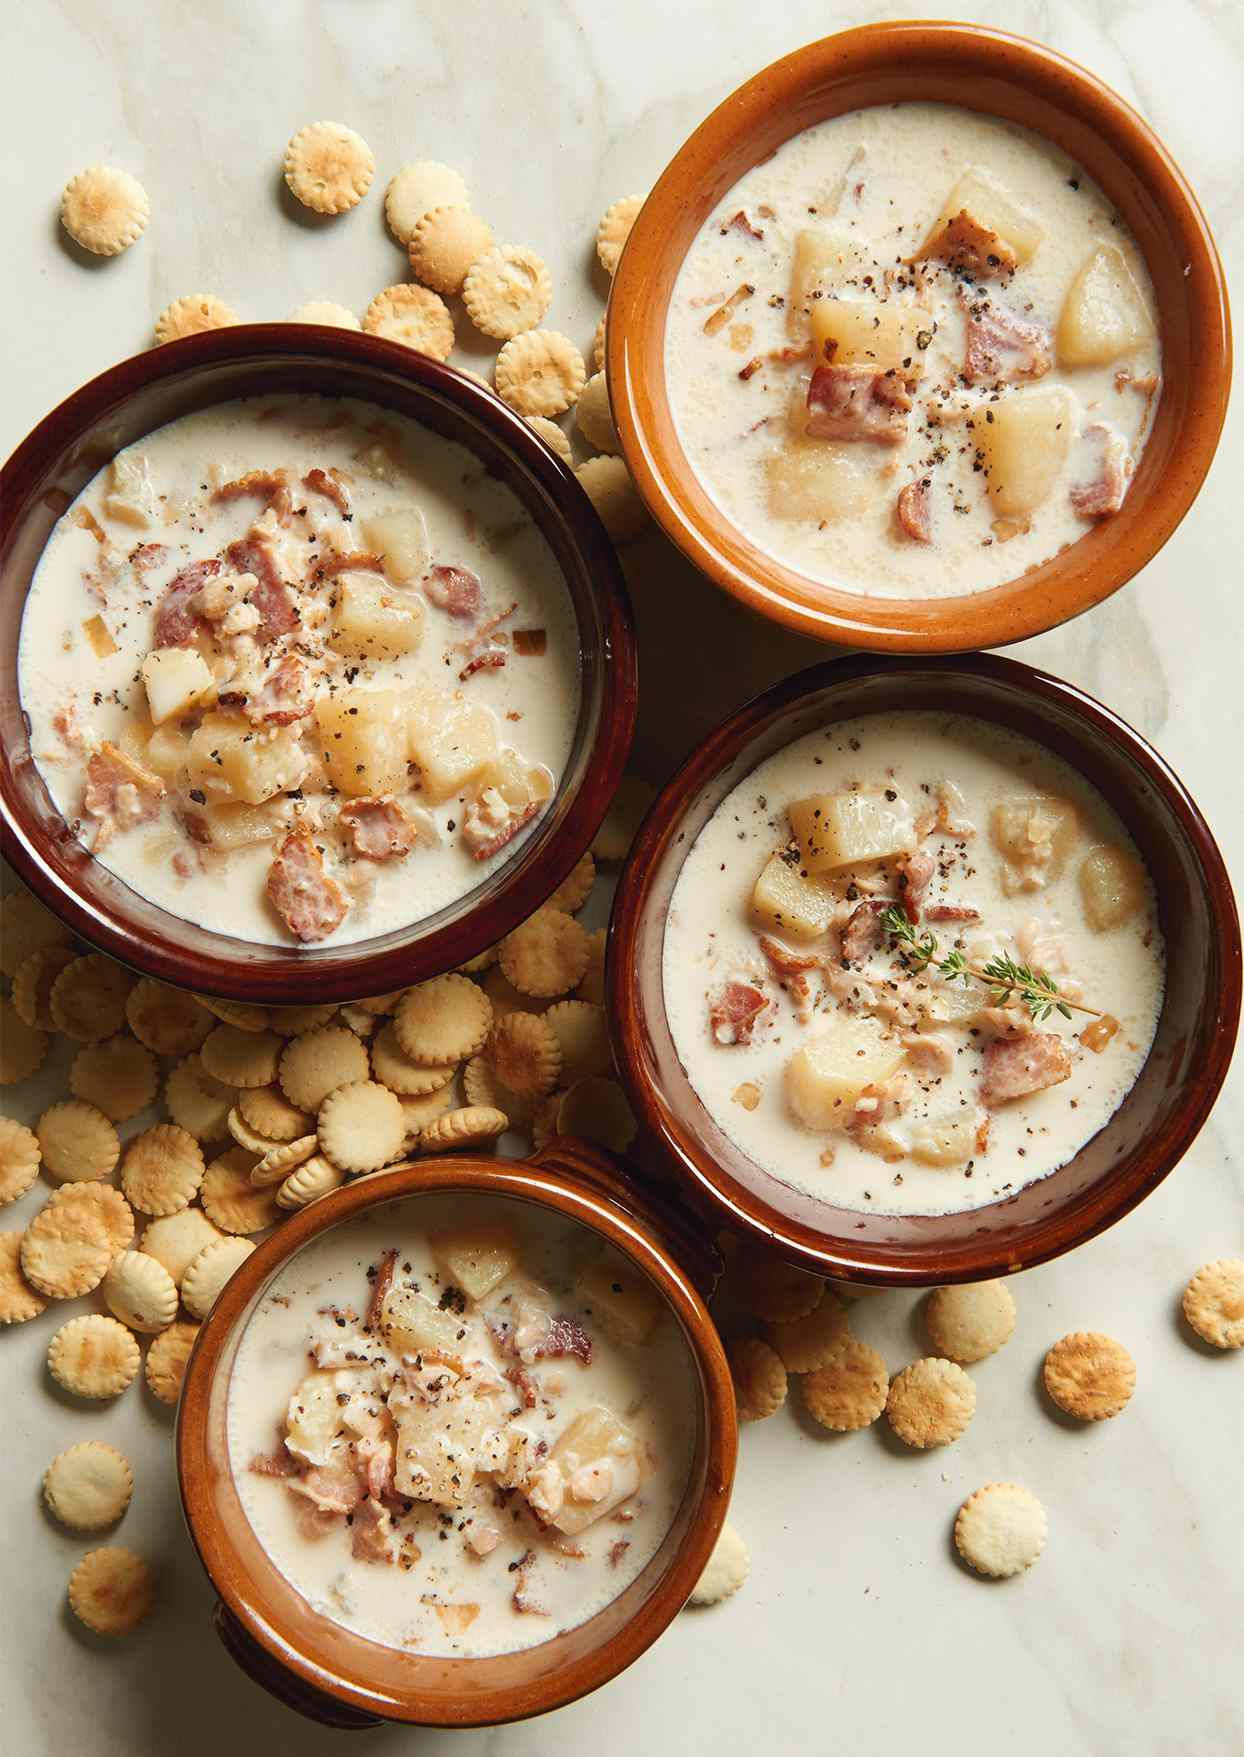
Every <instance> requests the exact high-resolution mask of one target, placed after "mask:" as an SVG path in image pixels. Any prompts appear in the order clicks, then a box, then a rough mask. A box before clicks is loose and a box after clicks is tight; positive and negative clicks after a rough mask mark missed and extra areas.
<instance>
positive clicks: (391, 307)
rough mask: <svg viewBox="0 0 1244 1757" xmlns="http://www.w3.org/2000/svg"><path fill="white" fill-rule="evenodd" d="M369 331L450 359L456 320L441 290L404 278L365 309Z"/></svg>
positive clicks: (388, 288) (436, 357) (440, 357)
mask: <svg viewBox="0 0 1244 1757" xmlns="http://www.w3.org/2000/svg"><path fill="white" fill-rule="evenodd" d="M363 328H364V329H365V330H366V331H367V332H368V334H369V335H373V336H384V337H385V338H386V339H387V340H388V341H391V342H402V343H403V344H404V345H405V346H406V347H408V348H413V349H414V350H415V352H416V353H417V354H428V355H430V357H431V358H432V359H433V360H447V359H448V358H449V355H450V353H451V351H452V349H453V345H454V320H453V318H452V317H451V316H450V314H449V307H448V305H446V303H445V301H444V300H443V299H442V298H441V296H440V294H439V293H434V292H433V291H432V289H431V288H430V287H418V286H414V285H412V284H411V283H410V282H409V281H400V282H399V283H398V284H397V285H396V286H394V287H386V288H385V289H384V291H383V292H382V293H377V294H376V297H375V298H374V299H373V300H372V302H371V304H370V305H369V306H368V307H367V310H366V311H365V312H364V313H363Z"/></svg>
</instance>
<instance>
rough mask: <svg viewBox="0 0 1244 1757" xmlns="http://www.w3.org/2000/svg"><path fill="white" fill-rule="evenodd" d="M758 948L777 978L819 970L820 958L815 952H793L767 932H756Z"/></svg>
mask: <svg viewBox="0 0 1244 1757" xmlns="http://www.w3.org/2000/svg"><path fill="white" fill-rule="evenodd" d="M757 938H758V939H759V941H760V949H761V951H762V952H763V953H764V955H765V957H766V958H767V959H768V961H769V968H770V969H771V970H772V971H773V974H774V975H775V976H777V977H779V978H782V977H786V976H799V975H801V974H802V973H803V972H804V971H805V970H819V969H820V967H821V962H822V960H821V959H820V958H819V957H818V956H817V954H816V953H815V952H793V951H792V950H791V948H790V947H789V946H784V945H783V944H782V942H781V940H775V939H771V938H770V937H769V935H768V934H767V933H762V934H758V935H757Z"/></svg>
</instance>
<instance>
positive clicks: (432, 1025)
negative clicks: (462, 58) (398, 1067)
mask: <svg viewBox="0 0 1244 1757" xmlns="http://www.w3.org/2000/svg"><path fill="white" fill-rule="evenodd" d="M491 1025H492V1006H491V1003H490V1002H489V999H488V996H487V995H486V994H485V993H484V991H483V989H481V988H479V987H478V986H477V985H476V984H475V983H474V982H472V981H471V979H470V977H469V976H459V975H458V974H457V973H456V972H455V973H451V974H450V975H448V976H435V977H433V979H432V980H431V981H430V982H421V983H419V984H418V985H417V987H415V988H408V989H407V990H406V993H405V994H404V995H403V996H402V998H401V1000H400V1002H399V1003H398V1009H397V1014H396V1017H395V1020H394V1026H395V1029H396V1032H397V1040H398V1043H399V1044H400V1046H401V1048H402V1051H403V1053H404V1054H405V1055H407V1056H408V1057H409V1058H410V1060H411V1061H413V1062H417V1063H419V1064H420V1065H421V1066H423V1067H434V1068H443V1067H444V1066H445V1065H446V1064H447V1063H449V1062H453V1063H455V1064H456V1063H457V1062H460V1061H466V1060H467V1058H468V1057H469V1056H473V1055H475V1054H477V1053H478V1052H479V1050H481V1049H482V1048H483V1046H484V1041H485V1039H486V1038H487V1036H488V1032H489V1028H490V1027H491Z"/></svg>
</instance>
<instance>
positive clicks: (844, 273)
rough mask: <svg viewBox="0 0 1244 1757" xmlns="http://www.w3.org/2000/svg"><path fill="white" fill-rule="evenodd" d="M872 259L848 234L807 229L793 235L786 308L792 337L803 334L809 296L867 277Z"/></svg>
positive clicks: (805, 329)
mask: <svg viewBox="0 0 1244 1757" xmlns="http://www.w3.org/2000/svg"><path fill="white" fill-rule="evenodd" d="M872 267H873V260H872V258H871V256H870V255H869V254H868V252H867V251H866V250H865V248H864V246H863V245H862V244H860V242H859V240H858V239H857V238H856V237H855V236H854V235H853V234H852V233H850V232H836V231H828V230H826V229H824V228H821V229H813V228H811V227H809V228H807V229H806V230H805V231H802V232H797V233H796V234H795V249H794V254H793V256H792V258H791V271H790V295H789V299H788V303H787V307H786V327H787V329H788V330H789V332H790V334H791V335H792V336H796V337H797V336H802V335H806V333H807V328H808V313H809V310H810V309H812V308H813V306H814V304H819V303H820V301H819V300H818V301H815V302H814V301H813V298H812V295H813V293H815V292H820V293H824V292H827V291H830V290H833V289H836V288H838V287H841V286H843V285H844V283H845V282H847V281H849V280H852V279H854V278H856V277H857V276H859V275H862V274H866V273H868V271H869V270H870V269H871V268H872Z"/></svg>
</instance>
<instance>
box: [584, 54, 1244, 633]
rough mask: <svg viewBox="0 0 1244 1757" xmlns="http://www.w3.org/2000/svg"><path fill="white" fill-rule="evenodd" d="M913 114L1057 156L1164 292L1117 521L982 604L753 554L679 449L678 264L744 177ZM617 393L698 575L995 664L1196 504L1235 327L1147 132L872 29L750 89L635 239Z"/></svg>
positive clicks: (1135, 120)
mask: <svg viewBox="0 0 1244 1757" xmlns="http://www.w3.org/2000/svg"><path fill="white" fill-rule="evenodd" d="M904 99H909V100H923V101H935V102H942V103H947V104H955V105H959V106H961V107H963V108H966V109H969V110H980V111H984V112H986V113H988V114H989V115H992V116H999V117H1002V118H1004V119H1005V120H1007V121H1011V122H1017V123H1020V124H1022V125H1023V126H1024V127H1026V128H1030V129H1032V130H1033V132H1035V133H1037V134H1041V135H1044V136H1045V137H1046V138H1047V139H1049V140H1052V141H1054V142H1055V143H1056V144H1057V145H1058V146H1060V147H1061V148H1062V149H1063V150H1064V151H1065V152H1066V153H1067V154H1068V155H1069V156H1070V157H1071V158H1073V159H1074V160H1075V161H1076V162H1077V163H1078V164H1080V165H1082V166H1083V168H1084V169H1085V170H1086V171H1087V172H1088V174H1089V175H1090V176H1091V177H1092V178H1093V179H1094V180H1095V181H1096V182H1097V183H1098V184H1099V185H1100V186H1101V188H1102V189H1103V190H1104V191H1105V192H1106V194H1107V195H1108V196H1109V197H1110V199H1111V200H1112V201H1113V202H1114V203H1115V204H1116V206H1117V208H1118V210H1119V212H1120V213H1121V214H1122V215H1123V217H1124V219H1125V220H1126V221H1127V224H1128V225H1129V226H1130V227H1131V230H1132V232H1133V234H1134V236H1135V238H1136V240H1137V242H1138V244H1139V245H1140V248H1141V251H1142V252H1143V254H1144V257H1145V260H1146V262H1147V263H1148V266H1149V272H1150V274H1151V276H1152V278H1153V284H1154V291H1155V294H1156V298H1157V305H1158V315H1159V323H1160V329H1161V338H1162V350H1163V360H1162V370H1163V379H1164V388H1163V392H1162V396H1161V400H1160V402H1159V404H1158V410H1157V415H1156V418H1155V420H1154V424H1153V429H1152V432H1151V433H1150V436H1149V440H1148V443H1147V445H1146V446H1145V450H1144V453H1143V455H1142V457H1141V459H1140V463H1139V465H1138V467H1137V470H1136V475H1135V478H1134V480H1133V482H1132V485H1131V488H1130V490H1129V492H1128V496H1127V499H1126V500H1125V501H1124V503H1123V507H1122V509H1121V511H1120V512H1118V513H1117V514H1115V516H1114V517H1113V518H1108V519H1103V520H1101V521H1099V523H1098V524H1097V526H1096V527H1095V528H1094V529H1093V530H1091V531H1089V532H1088V533H1087V534H1086V535H1085V536H1083V537H1081V538H1080V540H1079V541H1078V542H1077V543H1075V544H1073V545H1071V546H1070V547H1069V548H1067V549H1064V550H1063V551H1062V552H1061V553H1060V554H1058V555H1055V556H1054V557H1052V559H1051V560H1049V561H1047V562H1044V563H1043V564H1042V565H1041V566H1040V567H1035V568H1032V569H1030V570H1029V571H1028V572H1027V573H1024V574H1021V575H1020V576H1019V577H1018V578H1016V579H1014V580H1011V581H1008V582H1006V583H1005V584H1003V585H1000V586H995V587H993V588H991V589H990V590H988V591H983V592H979V593H974V594H970V595H969V594H962V595H960V596H957V597H952V598H938V599H932V600H930V599H920V598H872V597H868V596H866V595H864V594H862V593H859V592H853V591H848V590H845V589H840V588H838V587H833V586H826V585H822V584H819V583H817V582H816V581H813V580H810V579H808V578H807V577H806V576H805V575H803V574H801V573H798V572H796V571H795V570H794V569H793V568H790V567H786V566H784V565H783V564H782V563H781V562H779V561H777V560H775V559H774V557H773V556H771V555H768V554H767V553H766V552H765V551H764V550H762V549H760V548H758V547H757V546H756V545H755V544H753V543H752V542H750V541H749V540H748V539H747V538H746V537H745V536H744V535H743V534H742V533H741V532H740V531H739V530H738V529H737V528H736V527H735V526H734V525H733V524H732V523H731V522H730V520H729V518H728V517H727V516H726V514H725V513H723V512H722V511H721V510H720V509H719V508H718V507H717V506H716V505H715V504H714V502H713V501H712V500H711V499H710V498H709V496H708V494H707V493H706V491H705V489H704V488H703V487H702V486H701V484H700V482H699V480H698V478H697V477H696V475H695V473H694V471H693V469H692V467H691V465H690V463H689V462H688V460H687V457H686V454H685V453H684V451H683V449H682V446H681V444H680V443H679V440H678V435H677V432H676V431H675V426H674V420H673V416H672V414H671V412H670V407H669V401H668V397H667V394H666V386H665V346H664V344H665V317H666V311H667V309H668V306H669V301H670V296H671V294H672V292H673V288H674V282H675V280H676V278H677V275H678V271H679V268H680V267H681V266H682V262H683V258H684V257H685V256H686V253H687V250H688V248H689V246H690V244H691V242H692V240H693V239H694V237H695V235H696V233H697V232H698V231H699V228H700V226H701V225H702V224H703V222H704V221H705V219H706V218H707V217H708V215H709V214H710V213H711V212H712V211H713V209H714V208H715V207H716V205H717V203H718V202H719V201H721V199H722V198H723V197H724V196H725V195H726V194H727V193H728V191H729V190H730V189H731V188H732V187H733V185H734V184H735V183H736V182H737V181H738V179H739V178H740V177H741V176H742V175H743V174H744V173H745V172H746V171H749V170H750V169H751V168H752V167H753V166H754V165H756V164H758V163H759V162H760V160H761V159H763V158H765V157H766V156H767V155H768V154H771V153H773V152H775V151H776V150H777V148H778V147H779V146H781V145H782V144H783V142H784V141H786V140H788V139H789V138H790V137H791V136H792V135H794V134H798V133H799V132H801V131H802V130H803V129H805V128H808V127H810V126H811V125H812V124H813V123H816V122H821V121H824V120H825V119H826V118H828V117H831V116H837V115H840V114H842V113H843V112H845V111H848V110H856V109H861V108H868V107H871V106H873V105H877V104H892V103H896V102H901V101H902V100H904ZM607 368H608V374H609V394H610V398H611V402H612V407H613V415H614V420H615V421H616V423H617V428H618V433H619V435H620V437H621V441H622V449H623V452H624V454H625V456H626V461H627V463H628V465H629V466H630V469H631V473H632V474H633V476H634V478H635V480H636V482H637V484H638V485H639V489H640V492H641V493H642V495H643V497H644V499H645V501H646V502H647V504H648V508H649V510H650V511H651V512H652V514H653V515H654V517H655V518H656V519H657V520H658V522H659V523H660V524H661V525H662V526H663V527H664V529H665V531H666V533H667V535H668V536H669V537H670V538H671V539H672V540H673V541H674V542H675V543H676V544H677V545H678V547H679V548H680V549H682V550H683V552H684V553H685V554H686V555H687V556H688V557H689V558H690V560H691V561H692V562H694V564H695V565H696V566H697V567H698V568H699V569H700V570H701V572H703V573H705V574H707V575H708V577H709V578H710V579H711V580H713V581H714V582H715V583H716V584H717V585H719V586H721V587H722V588H723V589H724V590H725V591H727V592H730V593H732V594H733V595H734V596H735V597H736V598H738V599H740V600H741V601H742V602H743V603H744V604H748V605H750V606H751V608H752V609H753V610H757V611H759V612H760V614H761V615H762V616H769V617H772V618H773V619H774V620H775V621H777V622H780V623H784V624H785V625H786V626H787V627H788V628H791V629H794V630H796V631H797V632H799V633H803V634H807V635H812V636H814V637H816V638H817V639H819V640H826V641H839V642H841V643H842V644H843V645H844V646H849V647H863V648H867V649H870V650H874V651H878V652H921V653H945V652H963V651H967V650H970V649H972V648H976V647H996V646H1003V645H1005V644H1006V643H1007V642H1009V641H1018V640H1023V639H1025V638H1026V637H1027V636H1029V635H1035V634H1040V633H1041V632H1042V631H1043V630H1045V629H1048V628H1053V627H1055V626H1056V625H1057V624H1058V623H1060V622H1065V621H1067V619H1068V618H1069V617H1072V616H1077V615H1079V613H1080V612H1081V611H1083V610H1087V609H1089V608H1090V607H1091V606H1092V605H1094V604H1100V603H1101V601H1102V599H1103V598H1108V597H1109V596H1110V594H1111V593H1112V592H1114V591H1117V590H1118V588H1119V587H1120V586H1122V585H1125V584H1126V582H1127V581H1128V580H1130V579H1131V578H1132V577H1133V575H1135V574H1136V573H1138V572H1139V571H1140V569H1141V568H1142V567H1144V565H1145V563H1146V562H1148V561H1150V560H1151V559H1152V558H1153V556H1154V555H1156V554H1157V552H1158V550H1159V549H1160V548H1161V547H1162V545H1163V543H1165V542H1166V540H1167V538H1168V537H1169V536H1170V535H1171V532H1172V531H1173V530H1174V529H1175V527H1176V525H1178V523H1179V521H1180V520H1181V519H1182V518H1183V516H1184V514H1185V513H1186V512H1187V510H1188V508H1189V507H1190V506H1191V505H1192V502H1193V500H1194V499H1195V498H1196V495H1197V492H1198V490H1199V488H1200V486H1201V483H1202V481H1203V480H1204V478H1205V474H1206V472H1207V470H1208V469H1209V466H1210V463H1211V461H1212V459H1213V456H1214V450H1215V448H1216V446H1217V444H1218V435H1219V433H1220V431H1221V429H1222V423H1223V419H1224V416H1225V414H1226V407H1227V393H1228V390H1229V388H1230V382H1231V324H1230V317H1229V314H1228V307H1227V290H1226V284H1225V281H1224V279H1223V273H1222V265H1221V264H1220V262H1219V260H1218V253H1217V250H1216V249H1215V246H1214V241H1213V238H1212V237H1211V235H1210V232H1209V228H1208V226H1207V225H1206V223H1205V218H1204V216H1203V214H1202V213H1201V210H1200V208H1199V207H1198V205H1197V201H1196V197H1195V196H1194V195H1193V193H1192V190H1191V188H1190V187H1189V185H1188V183H1187V181H1186V180H1185V178H1184V176H1183V174H1182V173H1181V171H1180V170H1179V168H1178V166H1177V165H1176V164H1175V162H1174V160H1173V159H1172V158H1171V156H1170V154H1169V153H1168V152H1167V150H1166V148H1165V147H1164V146H1163V145H1162V143H1161V141H1160V140H1158V138H1157V136H1156V135H1155V134H1154V133H1153V131H1152V130H1151V129H1150V128H1149V127H1148V126H1147V124H1146V123H1145V122H1143V121H1142V120H1141V118H1140V117H1139V116H1138V115H1137V114H1136V112H1135V111H1134V110H1133V109H1131V107H1130V106H1129V105H1127V104H1125V103H1124V102H1123V100H1122V98H1120V97H1119V96H1118V95H1117V94H1116V93H1115V92H1113V91H1111V90H1110V88H1109V87H1108V86H1106V85H1103V83H1102V82H1101V80H1099V79H1097V78H1095V77H1094V76H1093V75H1092V74H1091V73H1089V72H1087V71H1086V70H1085V69H1084V68H1083V67H1079V66H1077V65H1076V63H1075V62H1074V61H1068V60H1067V59H1066V58H1065V57H1064V56H1062V55H1058V54H1056V53H1055V52H1054V51H1053V50H1052V49H1046V48H1043V47H1042V46H1041V45H1040V44H1038V43H1033V42H1029V41H1027V40H1026V39H1025V38H1023V37H1015V36H1011V35H1009V34H1008V33H1007V32H1005V31H997V30H992V29H990V28H989V27H987V26H985V25H971V24H946V23H928V24H924V23H900V24H872V25H864V26H862V27H861V28H859V29H857V30H849V31H843V32H841V33H840V34H839V35H837V36H832V37H826V38H825V39H824V40H823V41H822V42H818V43H810V44H808V46H807V47H806V48H803V49H798V50H796V52H795V53H794V54H793V55H788V56H786V57H785V59H784V60H781V61H775V62H774V63H773V65H772V66H771V67H766V68H765V69H764V70H763V72H761V73H758V74H756V76H755V77H754V78H753V79H750V80H748V82H747V84H746V85H744V86H741V87H740V88H739V90H738V91H736V92H734V93H732V94H731V96H730V97H728V98H727V99H726V100H725V101H724V103H722V104H720V105H718V107H717V109H715V110H714V111H713V113H712V115H711V116H709V117H708V118H707V120H706V121H704V122H702V123H701V124H700V126H699V128H697V129H696V131H695V133H694V134H693V135H692V136H691V138H690V139H689V140H688V141H687V143H686V145H685V146H683V147H682V148H681V149H680V150H679V152H678V153H677V154H676V155H675V157H674V158H673V160H672V161H671V162H670V164H669V165H668V166H667V168H666V169H665V171H664V172H663V173H662V174H661V176H660V178H659V179H658V180H657V183H656V186H655V188H654V189H653V191H652V193H651V195H649V197H648V199H647V201H646V202H645V203H644V207H643V209H642V211H641V213H640V214H639V217H638V218H637V220H636V221H635V224H634V227H633V228H632V230H631V234H630V237H629V239H628V240H627V244H626V248H625V250H624V251H623V253H622V260H621V262H620V264H619V266H618V270H617V273H616V275H615V277H614V282H613V288H612V291H611V294H610V299H609V325H608V341H607Z"/></svg>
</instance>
